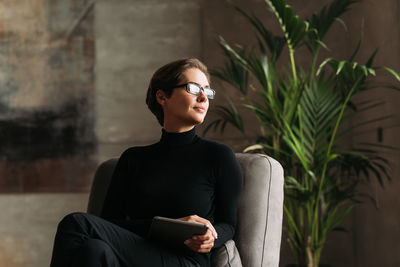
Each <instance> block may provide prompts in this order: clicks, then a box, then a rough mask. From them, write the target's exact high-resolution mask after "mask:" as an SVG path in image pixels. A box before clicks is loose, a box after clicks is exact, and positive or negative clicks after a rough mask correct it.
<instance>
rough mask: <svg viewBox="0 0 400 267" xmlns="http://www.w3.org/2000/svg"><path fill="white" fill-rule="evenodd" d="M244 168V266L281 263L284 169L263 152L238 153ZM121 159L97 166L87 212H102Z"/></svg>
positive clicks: (240, 231) (239, 236)
mask: <svg viewBox="0 0 400 267" xmlns="http://www.w3.org/2000/svg"><path fill="white" fill-rule="evenodd" d="M236 157H237V159H238V162H239V164H240V166H241V168H242V172H243V190H242V193H241V197H240V202H239V207H238V225H237V229H236V234H235V237H234V240H235V243H236V247H237V249H238V251H239V254H240V258H241V261H242V264H243V266H244V267H258V266H260V267H278V265H279V254H280V244H281V235H282V215H283V169H282V166H281V165H280V164H279V163H278V162H277V161H276V160H274V159H273V158H271V157H268V156H266V155H262V154H245V153H236ZM117 161H118V159H117V158H113V159H110V160H107V161H105V162H103V163H102V164H100V166H99V167H98V169H97V171H96V174H95V177H94V180H93V184H92V190H91V192H90V196H89V203H88V212H89V213H91V214H95V215H100V213H101V209H102V206H103V202H104V198H105V195H106V193H107V188H108V185H109V183H110V180H111V177H112V174H113V171H114V168H115V165H116V163H117Z"/></svg>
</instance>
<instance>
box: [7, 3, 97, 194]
mask: <svg viewBox="0 0 400 267" xmlns="http://www.w3.org/2000/svg"><path fill="white" fill-rule="evenodd" d="M31 2H32V1H17V3H15V1H5V2H4V3H3V4H2V6H1V9H0V10H1V11H0V12H1V13H3V14H2V15H3V16H0V59H1V60H0V192H60V191H61V192H63V191H85V190H87V189H88V186H89V184H90V180H91V176H92V173H93V170H94V168H95V162H94V160H93V158H94V153H95V150H96V139H95V134H94V100H93V99H94V51H95V42H94V35H93V28H94V25H93V24H94V15H93V6H92V4H91V3H90V2H91V1H80V0H79V1H78V0H69V1H46V0H40V1H34V3H33V2H32V3H31ZM38 2H40V3H38Z"/></svg>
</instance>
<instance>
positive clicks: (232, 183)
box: [214, 146, 242, 247]
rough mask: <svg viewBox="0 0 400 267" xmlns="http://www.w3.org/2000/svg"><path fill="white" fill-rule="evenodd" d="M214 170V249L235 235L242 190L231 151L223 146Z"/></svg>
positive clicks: (237, 169) (237, 168)
mask: <svg viewBox="0 0 400 267" xmlns="http://www.w3.org/2000/svg"><path fill="white" fill-rule="evenodd" d="M217 157H218V159H219V164H218V166H217V169H216V175H217V177H216V190H215V195H216V199H215V215H214V217H215V223H214V227H215V230H216V231H217V233H218V239H217V240H215V247H219V246H221V245H222V244H224V243H225V242H226V241H228V240H229V239H232V238H233V236H234V234H235V227H236V221H237V206H238V202H239V195H240V191H241V188H242V172H241V169H240V167H239V164H238V162H237V160H236V156H235V154H234V153H233V151H232V150H231V149H230V148H229V147H227V146H223V149H221V150H219V153H218V155H217Z"/></svg>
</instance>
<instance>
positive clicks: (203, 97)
mask: <svg viewBox="0 0 400 267" xmlns="http://www.w3.org/2000/svg"><path fill="white" fill-rule="evenodd" d="M197 101H198V102H205V101H207V96H206V94H205V93H204V91H203V90H201V91H200V94H199V95H198V96H197Z"/></svg>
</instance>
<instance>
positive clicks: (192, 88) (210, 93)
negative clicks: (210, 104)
mask: <svg viewBox="0 0 400 267" xmlns="http://www.w3.org/2000/svg"><path fill="white" fill-rule="evenodd" d="M186 89H187V91H188V92H189V93H191V94H194V95H200V92H201V90H203V92H204V94H205V95H206V96H207V98H208V99H214V96H215V91H214V90H213V89H211V88H202V87H200V86H198V85H197V84H194V83H188V84H187V85H186Z"/></svg>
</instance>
